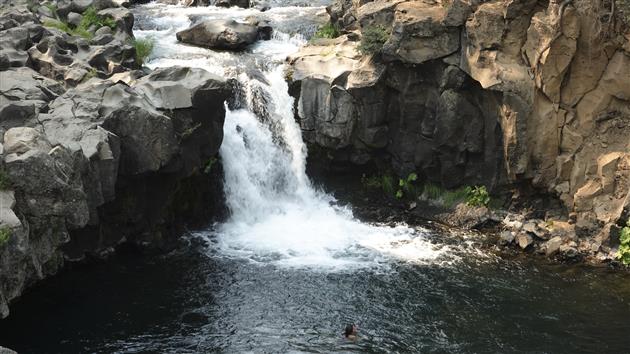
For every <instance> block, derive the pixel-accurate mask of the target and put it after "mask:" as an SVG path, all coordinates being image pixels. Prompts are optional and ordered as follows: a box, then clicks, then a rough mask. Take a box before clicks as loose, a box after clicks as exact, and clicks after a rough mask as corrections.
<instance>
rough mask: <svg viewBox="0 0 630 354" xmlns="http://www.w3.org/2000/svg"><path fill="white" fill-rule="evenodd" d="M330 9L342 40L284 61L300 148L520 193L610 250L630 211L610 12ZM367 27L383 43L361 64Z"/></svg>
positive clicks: (582, 1)
mask: <svg viewBox="0 0 630 354" xmlns="http://www.w3.org/2000/svg"><path fill="white" fill-rule="evenodd" d="M615 9H617V10H616V12H614V13H612V15H611V10H615ZM328 11H329V14H330V15H331V21H332V22H333V23H334V24H336V25H337V26H339V27H340V28H343V31H342V32H343V33H344V35H343V36H342V37H339V38H337V39H334V40H322V39H320V40H314V41H312V42H311V44H310V45H309V46H308V47H307V48H305V49H303V50H302V51H301V52H300V53H298V54H297V55H295V56H294V57H292V58H291V59H290V61H291V63H292V69H293V72H292V80H293V81H294V84H293V87H296V88H297V87H299V90H297V89H296V90H295V94H296V96H298V103H299V105H298V108H299V109H298V119H299V120H300V122H301V124H302V127H303V130H304V132H305V137H306V139H307V141H308V142H309V143H311V144H314V145H316V146H319V147H321V148H323V149H325V150H327V151H328V152H327V156H329V157H330V158H331V159H332V160H333V161H335V160H345V161H351V162H353V163H355V164H365V163H367V162H369V161H373V160H376V159H379V158H385V159H389V160H390V162H391V165H392V166H393V167H394V169H395V170H396V171H397V172H398V173H399V174H400V175H406V174H407V173H409V172H410V171H416V172H420V173H421V174H422V175H424V177H425V178H426V179H428V180H431V181H434V182H439V183H442V184H443V185H444V186H446V187H455V186H457V185H461V184H484V185H486V186H489V187H491V188H494V187H503V188H506V187H508V186H514V185H528V186H531V187H533V188H536V189H537V190H539V191H541V192H544V193H547V194H548V195H549V196H552V197H555V198H559V199H560V200H561V202H562V204H563V206H564V208H565V211H566V214H567V216H568V217H569V218H570V220H571V221H572V222H574V226H575V232H576V233H577V234H579V235H584V237H590V238H597V239H598V240H599V241H598V243H597V244H598V245H599V244H602V243H604V244H607V243H609V242H610V241H611V240H609V238H610V237H611V236H610V235H611V234H613V237H614V232H611V228H612V229H613V230H614V229H615V227H616V226H615V225H616V223H618V222H619V223H621V222H622V220H620V218H622V215H623V213H624V208H625V209H627V208H628V206H629V204H630V196H629V191H630V184H629V183H628V180H629V178H630V170H629V169H628V165H629V159H630V94H629V91H630V32H629V30H628V24H627V23H625V22H624V21H625V20H624V18H625V16H624V15H623V14H620V13H619V9H618V7H613V6H612V2H610V1H597V0H566V1H562V2H560V1H553V0H552V1H550V2H545V1H533V0H510V1H506V0H496V1H487V2H478V1H462V0H453V1H448V2H446V1H445V2H434V1H404V0H376V1H338V2H336V3H335V5H333V6H331V7H330V8H328ZM374 26H381V27H382V28H384V29H386V30H387V32H388V33H389V39H388V40H387V42H385V44H384V45H383V47H382V50H381V51H380V53H379V54H378V55H376V56H374V57H366V56H362V55H360V54H359V53H358V52H357V50H356V49H357V45H358V41H359V39H360V37H361V33H362V32H363V31H365V30H366V29H369V28H374ZM624 221H625V220H624ZM595 252H597V250H595Z"/></svg>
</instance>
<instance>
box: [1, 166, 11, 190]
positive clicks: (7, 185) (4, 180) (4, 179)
mask: <svg viewBox="0 0 630 354" xmlns="http://www.w3.org/2000/svg"><path fill="white" fill-rule="evenodd" d="M7 189H11V180H9V176H8V175H7V172H6V171H5V170H3V169H0V190H7Z"/></svg>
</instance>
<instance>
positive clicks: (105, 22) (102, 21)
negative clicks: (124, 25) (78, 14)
mask: <svg viewBox="0 0 630 354" xmlns="http://www.w3.org/2000/svg"><path fill="white" fill-rule="evenodd" d="M82 16H83V18H81V23H79V25H78V26H77V28H79V29H83V30H85V31H87V30H88V29H89V28H90V27H92V26H96V28H101V27H103V26H107V27H109V28H111V29H116V21H114V19H113V18H110V17H107V16H100V15H99V14H98V13H97V11H96V9H95V8H94V7H92V6H90V7H88V8H87V9H86V10H85V11H83V14H82Z"/></svg>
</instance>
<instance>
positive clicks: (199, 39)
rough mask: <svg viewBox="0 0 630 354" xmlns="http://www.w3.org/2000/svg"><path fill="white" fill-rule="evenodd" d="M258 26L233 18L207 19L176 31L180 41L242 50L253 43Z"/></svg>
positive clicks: (216, 47) (208, 46)
mask: <svg viewBox="0 0 630 354" xmlns="http://www.w3.org/2000/svg"><path fill="white" fill-rule="evenodd" d="M257 36H258V28H257V27H256V26H252V25H249V24H244V23H238V22H236V21H234V20H208V21H204V22H202V23H199V24H197V25H194V26H192V27H191V28H189V29H186V30H183V31H180V32H177V40H178V41H180V42H184V43H188V44H193V45H198V46H202V47H207V48H215V49H228V50H242V49H245V47H247V46H248V45H250V44H252V43H254V42H255V41H256V38H257Z"/></svg>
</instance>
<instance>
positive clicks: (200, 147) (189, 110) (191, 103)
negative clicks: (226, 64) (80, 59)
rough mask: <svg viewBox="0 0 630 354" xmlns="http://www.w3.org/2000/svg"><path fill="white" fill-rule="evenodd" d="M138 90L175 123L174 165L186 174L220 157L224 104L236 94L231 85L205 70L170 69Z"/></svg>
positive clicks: (146, 80)
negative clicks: (233, 92)
mask: <svg viewBox="0 0 630 354" xmlns="http://www.w3.org/2000/svg"><path fill="white" fill-rule="evenodd" d="M134 87H135V89H136V90H137V91H138V92H139V93H141V94H143V95H144V97H145V98H146V99H147V100H148V101H149V102H150V103H151V104H152V105H153V106H154V107H156V108H158V109H159V110H160V111H161V112H163V113H164V114H166V115H168V116H169V117H171V119H172V120H173V124H174V128H175V131H176V134H177V137H178V141H179V145H180V150H179V157H178V158H176V159H174V161H176V162H177V164H179V166H183V171H184V173H186V174H188V173H191V172H192V171H193V170H194V168H195V167H197V166H199V165H200V164H202V163H203V162H205V161H206V160H207V159H208V158H210V157H212V156H214V155H216V153H217V152H218V151H219V147H220V146H221V142H222V141H223V120H224V115H225V107H224V102H225V101H226V100H227V99H228V98H229V97H230V95H231V93H232V84H231V82H229V81H226V80H225V79H223V78H220V77H218V76H216V75H214V74H211V73H209V72H207V71H205V70H203V69H198V68H185V67H170V68H160V69H157V70H155V71H153V72H152V73H151V74H149V75H147V76H145V77H142V78H140V79H139V80H137V81H136V82H135V84H134ZM209 112H213V114H209Z"/></svg>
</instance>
